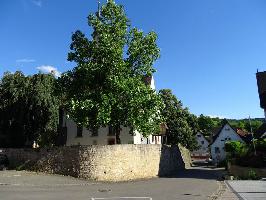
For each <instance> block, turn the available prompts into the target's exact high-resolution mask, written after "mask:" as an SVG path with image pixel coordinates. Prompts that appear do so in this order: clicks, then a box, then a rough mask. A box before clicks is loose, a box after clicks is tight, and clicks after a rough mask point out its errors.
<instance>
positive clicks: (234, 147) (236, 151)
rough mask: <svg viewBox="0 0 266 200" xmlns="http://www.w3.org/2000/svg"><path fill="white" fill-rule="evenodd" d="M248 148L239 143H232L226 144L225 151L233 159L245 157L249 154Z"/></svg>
mask: <svg viewBox="0 0 266 200" xmlns="http://www.w3.org/2000/svg"><path fill="white" fill-rule="evenodd" d="M248 150H249V148H248V146H247V145H246V144H244V143H242V142H239V141H230V142H226V143H225V151H226V152H228V153H229V154H230V155H231V157H243V156H246V155H247V153H248Z"/></svg>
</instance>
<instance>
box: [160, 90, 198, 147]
mask: <svg viewBox="0 0 266 200" xmlns="http://www.w3.org/2000/svg"><path fill="white" fill-rule="evenodd" d="M159 95H160V96H161V98H162V100H163V103H164V104H165V107H164V108H163V109H162V110H161V114H162V115H163V116H164V118H165V121H166V124H167V127H168V129H167V142H168V144H178V143H180V144H182V145H183V146H185V147H186V148H188V149H190V150H194V149H196V148H197V142H196V140H195V133H196V132H197V130H198V125H197V118H196V116H195V115H192V114H190V113H189V111H188V109H187V108H183V105H182V102H181V101H180V100H178V99H177V98H176V96H175V95H174V94H172V91H171V90H170V89H163V90H160V91H159Z"/></svg>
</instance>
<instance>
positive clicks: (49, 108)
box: [0, 72, 59, 147]
mask: <svg viewBox="0 0 266 200" xmlns="http://www.w3.org/2000/svg"><path fill="white" fill-rule="evenodd" d="M55 83H56V79H55V77H54V76H53V75H51V74H35V75H33V76H25V75H24V74H23V73H22V72H15V73H13V74H12V73H5V74H4V76H3V78H2V79H1V82H0V145H1V146H4V147H23V146H25V145H32V143H33V141H36V142H38V143H39V144H40V145H42V146H45V145H51V144H53V143H54V142H55V138H56V133H57V123H58V107H59V101H58V98H57V97H56V96H55V95H54V90H55Z"/></svg>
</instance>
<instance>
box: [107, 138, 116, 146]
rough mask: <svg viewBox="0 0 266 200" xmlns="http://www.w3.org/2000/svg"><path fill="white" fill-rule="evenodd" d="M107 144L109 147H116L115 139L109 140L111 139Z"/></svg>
mask: <svg viewBox="0 0 266 200" xmlns="http://www.w3.org/2000/svg"><path fill="white" fill-rule="evenodd" d="M107 144H108V145H114V144H115V138H109V139H108V140H107Z"/></svg>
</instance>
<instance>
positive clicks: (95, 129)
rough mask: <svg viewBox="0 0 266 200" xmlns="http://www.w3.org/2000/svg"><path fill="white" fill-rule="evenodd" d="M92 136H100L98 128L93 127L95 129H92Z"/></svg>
mask: <svg viewBox="0 0 266 200" xmlns="http://www.w3.org/2000/svg"><path fill="white" fill-rule="evenodd" d="M91 136H92V137H95V136H98V128H93V129H92V131H91Z"/></svg>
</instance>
